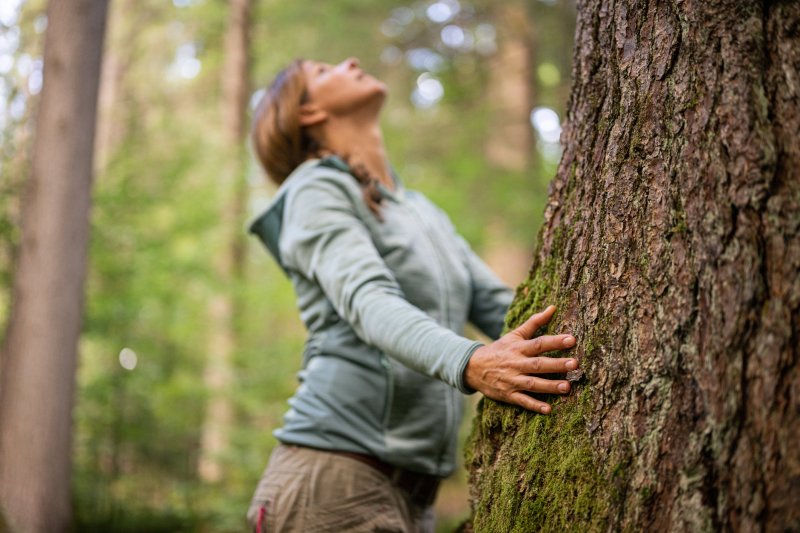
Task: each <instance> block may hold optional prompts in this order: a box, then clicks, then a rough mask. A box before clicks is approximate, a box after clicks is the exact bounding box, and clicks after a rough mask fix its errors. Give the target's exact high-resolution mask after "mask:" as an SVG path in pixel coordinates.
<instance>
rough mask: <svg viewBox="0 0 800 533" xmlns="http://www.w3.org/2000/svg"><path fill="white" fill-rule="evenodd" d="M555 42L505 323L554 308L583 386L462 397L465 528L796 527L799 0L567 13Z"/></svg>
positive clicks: (652, 4) (596, 0)
mask: <svg viewBox="0 0 800 533" xmlns="http://www.w3.org/2000/svg"><path fill="white" fill-rule="evenodd" d="M576 47H577V48H576V51H575V55H574V66H573V79H574V85H573V89H572V95H571V99H570V104H569V112H568V117H567V124H566V126H565V129H564V134H563V137H562V140H563V142H564V144H565V152H564V156H563V159H562V161H561V164H560V167H559V170H558V174H557V176H556V178H555V180H554V181H553V183H552V185H551V189H550V198H549V202H548V206H547V209H546V211H545V220H544V226H543V229H542V232H541V234H540V239H539V244H538V249H537V252H536V254H535V256H534V262H533V265H532V269H531V274H530V277H529V279H528V280H527V281H526V282H524V283H523V284H522V285H521V286H520V288H519V291H518V294H517V298H516V301H515V302H514V304H513V305H512V308H511V310H510V312H509V315H508V317H507V323H508V325H509V326H515V325H517V324H519V323H520V322H521V321H522V320H523V319H524V318H526V317H527V316H529V315H530V314H531V313H532V312H533V311H535V310H540V309H542V308H544V307H545V306H546V305H547V304H551V303H552V304H555V305H557V307H558V313H557V321H556V322H555V323H554V324H552V325H551V327H550V330H551V331H559V332H560V331H564V332H573V333H574V334H575V336H576V337H577V338H578V342H579V345H578V347H577V348H576V349H575V350H574V351H573V353H574V354H575V355H576V356H577V357H578V358H579V359H580V361H581V366H582V371H583V376H582V377H579V379H578V381H577V382H576V383H575V385H576V386H575V387H574V392H573V393H572V395H571V397H569V398H566V399H564V400H563V401H558V400H554V405H555V409H554V414H553V415H552V416H549V417H548V416H541V415H536V414H531V413H528V412H522V411H520V410H519V409H516V408H512V407H508V406H504V405H499V404H497V403H494V402H491V401H487V400H483V403H482V406H481V408H480V412H479V415H478V417H477V419H476V424H475V427H474V429H473V437H472V443H471V446H470V449H469V452H468V464H469V468H470V470H471V491H472V497H473V511H474V526H475V529H476V530H477V531H536V530H563V529H565V528H567V529H570V530H593V531H619V530H625V531H641V530H651V531H668V530H669V531H710V530H734V531H788V530H794V531H797V530H800V453H798V451H797V443H798V442H800V366H798V352H800V337H798V331H800V144H799V143H798V142H797V133H798V132H800V109H798V96H800V95H799V94H798V93H800V3H798V2H789V1H784V2H752V1H749V2H748V1H737V2H734V1H723V2H697V1H689V2H682V3H677V4H675V3H668V2H657V1H655V0H650V1H647V2H631V1H629V0H617V1H613V0H585V1H583V2H581V3H580V4H579V6H578V25H577V29H576ZM576 377H578V376H576Z"/></svg>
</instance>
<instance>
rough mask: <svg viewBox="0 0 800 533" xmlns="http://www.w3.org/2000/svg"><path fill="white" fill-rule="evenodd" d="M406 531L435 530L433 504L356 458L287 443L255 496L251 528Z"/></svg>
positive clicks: (274, 455) (278, 450)
mask: <svg viewBox="0 0 800 533" xmlns="http://www.w3.org/2000/svg"><path fill="white" fill-rule="evenodd" d="M259 516H260V517H261V531H258V532H257V533H263V532H267V531H280V532H295V531H302V532H311V531H313V532H326V531H327V532H331V533H333V532H337V533H339V532H368V531H369V532H373V531H383V532H402V533H417V532H419V533H427V532H432V531H433V530H434V515H433V508H432V507H429V508H427V509H423V508H421V507H419V506H418V505H416V504H414V503H413V502H411V501H410V500H409V498H408V496H407V494H406V493H405V492H404V491H402V490H400V489H398V488H397V487H395V486H394V485H393V484H392V482H391V480H390V479H389V478H388V477H386V476H385V475H384V474H382V473H381V472H379V471H377V470H375V469H374V468H372V467H371V466H369V465H366V464H364V463H361V462H359V461H357V460H355V459H351V458H349V457H344V456H341V455H338V454H335V453H329V452H325V451H320V450H314V449H311V448H303V447H299V446H289V445H284V444H281V445H279V446H278V447H277V448H275V450H274V451H273V452H272V456H270V459H269V464H268V465H267V468H266V470H264V474H263V475H262V476H261V481H260V482H259V483H258V488H256V492H255V494H254V495H253V500H252V502H251V503H250V509H249V510H248V511H247V521H248V523H249V524H250V528H251V531H256V526H257V523H258V521H259Z"/></svg>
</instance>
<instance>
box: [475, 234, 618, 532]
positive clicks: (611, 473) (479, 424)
mask: <svg viewBox="0 0 800 533" xmlns="http://www.w3.org/2000/svg"><path fill="white" fill-rule="evenodd" d="M565 235H566V237H568V234H567V233H565V232H564V230H561V229H560V228H559V229H556V230H555V232H554V241H553V249H556V250H558V249H560V247H561V246H562V244H563V239H564V238H565ZM557 255H558V254H551V258H548V259H546V260H544V262H541V263H538V261H537V262H536V263H534V268H533V270H532V273H531V276H530V277H529V279H528V280H526V281H525V282H524V283H523V285H522V286H521V287H520V290H521V293H520V294H518V298H517V299H516V300H515V302H514V304H513V305H512V308H511V310H510V311H509V313H508V317H507V326H511V327H516V326H517V325H518V324H519V323H521V322H522V321H523V320H524V319H526V318H527V317H528V316H529V311H534V310H536V311H538V310H540V309H542V308H544V307H545V304H551V303H552V304H555V305H557V306H560V303H561V300H562V299H563V298H564V297H565V296H563V295H562V294H560V293H563V292H566V291H561V290H560V286H559V284H560V266H561V265H560V264H559V263H558V260H557V259H555V257H556V256H557ZM608 321H609V319H608V317H606V316H601V318H599V319H598V320H597V321H596V322H595V323H594V324H592V325H591V327H590V329H589V330H588V331H587V332H586V333H585V334H584V335H582V338H581V339H579V343H580V346H579V347H578V349H579V350H580V351H581V352H582V353H583V361H582V369H583V370H584V373H585V375H590V374H591V365H592V362H593V360H595V359H596V357H597V356H598V354H599V353H600V348H601V347H602V346H603V345H604V343H605V342H607V336H608V327H609V323H608ZM553 328H554V329H557V328H558V324H554V325H553ZM579 353H580V352H579ZM574 387H575V388H574V392H573V393H572V394H571V395H570V396H568V397H548V398H546V401H548V402H551V403H552V405H553V413H552V414H551V415H548V416H543V415H539V414H535V413H531V412H529V411H525V410H523V409H521V408H518V407H514V406H510V405H505V404H501V403H497V402H494V401H492V400H489V399H484V400H482V401H481V403H480V406H479V409H478V414H477V416H476V418H475V421H474V423H473V428H472V435H471V437H470V442H469V443H468V445H467V447H466V454H465V455H466V464H467V465H468V467H469V468H470V470H471V485H472V492H473V496H474V497H475V498H476V499H475V501H473V518H472V523H473V525H474V527H475V530H476V531H489V532H493V531H532V530H536V531H556V530H559V531H563V530H568V531H602V530H606V529H608V525H609V522H610V521H612V518H611V517H612V516H613V513H612V512H611V509H613V508H614V507H615V505H616V504H618V502H619V501H620V499H621V498H623V497H624V487H625V486H626V485H627V477H628V475H627V472H626V463H625V462H623V461H620V460H618V461H617V462H616V463H611V462H609V464H611V465H612V466H611V467H608V466H607V465H606V463H605V462H602V461H598V459H597V458H596V457H595V455H594V452H593V449H592V443H591V436H590V432H589V429H588V427H587V426H588V422H587V420H588V419H589V417H590V415H591V412H592V406H593V401H592V389H591V387H590V385H589V384H588V383H583V382H578V383H575V384H574Z"/></svg>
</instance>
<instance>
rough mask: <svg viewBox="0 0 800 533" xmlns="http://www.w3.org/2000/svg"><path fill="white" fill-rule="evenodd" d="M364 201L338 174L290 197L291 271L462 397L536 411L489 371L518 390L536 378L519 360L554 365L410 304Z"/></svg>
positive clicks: (382, 344)
mask: <svg viewBox="0 0 800 533" xmlns="http://www.w3.org/2000/svg"><path fill="white" fill-rule="evenodd" d="M360 195H361V193H360V190H359V189H358V187H357V185H355V184H353V183H352V179H350V178H349V177H348V176H343V177H340V176H338V175H337V174H334V173H332V174H326V175H320V176H318V177H316V178H315V179H313V180H308V181H306V182H304V183H303V185H302V186H301V187H298V189H297V190H294V191H291V194H290V196H289V197H288V198H287V206H286V217H285V220H284V227H283V230H282V234H281V254H282V257H283V258H284V260H285V261H286V264H287V266H288V267H289V268H293V269H296V270H297V271H299V272H301V273H302V274H303V275H304V276H306V277H307V278H308V279H312V280H315V281H316V282H317V283H319V285H320V286H321V287H322V290H323V291H324V292H325V294H326V296H327V297H328V299H329V301H330V302H331V304H332V305H333V306H334V308H335V309H336V311H337V313H339V315H340V316H341V317H342V318H343V319H345V320H347V322H348V323H350V325H351V326H352V327H353V330H354V331H355V333H356V334H357V335H358V336H359V337H360V338H361V339H362V340H364V341H365V342H367V343H369V344H371V345H373V346H375V347H377V348H379V349H380V350H382V351H384V352H385V353H387V354H388V355H390V356H392V357H394V358H396V359H397V360H399V361H401V362H402V363H403V364H405V365H406V366H409V367H410V368H413V369H415V370H418V371H420V372H423V373H425V374H427V375H430V376H433V377H436V378H438V379H441V380H442V381H445V382H446V383H449V384H451V385H452V386H454V387H457V388H458V389H460V390H461V391H463V392H473V391H474V390H480V391H482V392H484V394H486V395H487V396H489V397H492V398H495V399H498V400H502V401H506V402H510V403H515V404H517V405H520V406H522V407H525V408H528V409H530V408H531V405H532V404H531V403H530V402H529V401H527V400H526V399H525V398H521V397H520V396H519V395H517V394H509V393H507V392H506V391H504V390H503V389H502V388H501V387H497V386H495V385H496V383H497V379H496V376H495V374H493V373H492V372H488V371H487V370H486V368H487V367H488V366H491V365H499V366H500V367H502V368H503V369H504V370H503V372H502V375H503V376H505V378H506V379H505V381H506V382H514V383H516V382H517V381H519V379H524V378H529V377H530V376H524V371H525V370H527V369H528V368H527V367H525V368H523V367H522V366H520V365H518V364H516V360H517V359H518V358H519V357H525V358H527V359H529V360H530V361H531V362H532V364H533V365H534V366H536V365H539V366H541V367H543V366H544V365H545V364H551V363H550V361H552V360H551V359H550V358H542V357H538V356H533V355H532V354H531V350H530V349H529V347H528V345H526V344H519V343H512V342H506V343H503V344H497V343H499V342H500V341H503V340H504V339H506V338H507V337H508V336H506V337H503V338H502V339H500V340H499V341H496V342H495V343H492V344H490V345H488V346H484V345H483V344H482V343H480V342H477V341H472V340H469V339H466V338H464V337H462V336H460V335H457V334H456V333H454V332H453V331H451V330H449V329H447V328H445V327H443V326H440V325H439V324H438V323H437V322H436V321H435V320H433V319H432V318H431V317H430V316H428V315H427V314H426V313H424V312H423V311H421V310H420V309H418V308H417V307H415V306H414V305H412V304H410V303H409V302H408V301H407V300H406V299H405V297H404V296H403V292H402V290H401V288H400V286H399V284H398V283H397V281H396V279H395V278H394V275H393V273H392V272H391V270H390V269H389V268H388V267H387V266H386V264H385V262H384V261H383V259H382V258H381V257H380V254H379V253H378V251H377V250H376V249H375V246H374V244H373V243H372V239H371V237H370V235H369V232H368V230H367V229H366V227H365V226H364V225H363V223H362V221H361V220H360V218H359V217H358V215H357V214H356V212H355V205H356V204H355V202H357V201H361V199H360ZM532 331H535V329H534V330H532ZM532 331H531V334H532ZM533 342H535V341H533ZM478 351H480V352H481V357H479V358H478V360H477V363H476V364H472V365H471V366H472V369H473V371H470V372H465V371H466V369H467V365H468V363H469V362H470V360H471V357H473V354H476V353H477V352H478ZM539 359H546V360H547V361H538V360H539ZM572 361H573V363H574V362H575V361H574V360H572ZM564 364H566V363H564ZM467 380H469V381H467ZM548 381H549V380H545V379H537V380H529V384H530V385H531V388H529V389H526V390H527V391H529V392H553V391H552V390H551V389H552V388H553V387H550V386H549V383H548V384H547V385H548V386H547V387H545V386H544V384H545V382H548ZM559 383H560V382H559ZM564 383H566V382H564ZM515 392H516V391H515ZM523 396H525V397H526V398H528V399H530V397H528V396H527V395H524V394H523ZM537 410H538V411H539V412H543V411H542V410H541V409H537Z"/></svg>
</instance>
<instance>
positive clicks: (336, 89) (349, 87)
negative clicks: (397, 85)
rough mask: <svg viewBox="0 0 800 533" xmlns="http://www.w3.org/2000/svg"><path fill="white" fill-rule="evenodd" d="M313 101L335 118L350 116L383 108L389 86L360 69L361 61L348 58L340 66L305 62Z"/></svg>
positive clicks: (305, 70) (304, 68)
mask: <svg viewBox="0 0 800 533" xmlns="http://www.w3.org/2000/svg"><path fill="white" fill-rule="evenodd" d="M303 70H304V72H305V76H306V88H307V91H308V96H309V101H310V102H311V103H313V104H315V105H316V106H317V107H318V108H319V109H321V110H322V111H325V112H327V113H329V114H331V115H338V116H341V115H347V114H349V113H353V112H355V111H359V110H362V109H364V108H366V107H368V106H377V109H380V106H381V105H382V104H383V100H384V98H385V97H386V85H385V84H384V83H383V82H381V81H380V80H377V79H375V78H374V77H372V76H370V75H369V74H367V73H365V72H364V71H362V70H361V69H360V68H358V59H356V58H353V57H351V58H348V59H345V60H344V61H342V62H341V63H339V64H338V65H331V64H328V63H321V62H318V61H310V60H307V61H304V62H303Z"/></svg>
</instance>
